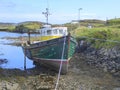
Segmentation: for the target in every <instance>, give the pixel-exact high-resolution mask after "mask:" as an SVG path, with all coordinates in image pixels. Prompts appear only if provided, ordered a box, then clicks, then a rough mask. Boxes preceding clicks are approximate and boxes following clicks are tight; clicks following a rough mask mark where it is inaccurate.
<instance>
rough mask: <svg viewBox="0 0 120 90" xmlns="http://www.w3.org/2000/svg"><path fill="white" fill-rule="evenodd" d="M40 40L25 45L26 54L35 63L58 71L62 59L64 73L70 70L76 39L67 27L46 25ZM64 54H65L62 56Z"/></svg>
mask: <svg viewBox="0 0 120 90" xmlns="http://www.w3.org/2000/svg"><path fill="white" fill-rule="evenodd" d="M40 32H41V37H40V41H39V42H34V43H31V44H26V45H24V46H23V50H24V54H25V55H26V56H27V57H28V58H29V59H31V60H33V61H34V63H37V64H38V63H40V64H43V65H44V66H47V67H50V68H52V69H54V70H56V71H58V70H59V68H60V64H61V61H62V69H61V72H62V73H66V72H67V71H68V64H69V60H70V59H71V57H72V56H73V54H74V52H75V48H76V40H75V39H74V38H73V37H72V36H71V35H70V34H68V33H67V28H66V27H54V28H51V27H44V28H42V29H41V30H40ZM62 54H63V56H62Z"/></svg>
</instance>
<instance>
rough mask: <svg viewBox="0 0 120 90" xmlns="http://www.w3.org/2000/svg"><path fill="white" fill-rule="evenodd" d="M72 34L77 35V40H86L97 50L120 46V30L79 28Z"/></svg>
mask: <svg viewBox="0 0 120 90" xmlns="http://www.w3.org/2000/svg"><path fill="white" fill-rule="evenodd" d="M72 33H75V35H76V39H77V40H81V39H85V40H87V41H88V42H90V43H92V44H93V45H94V46H95V47H96V48H100V47H113V46H115V45H120V29H119V28H109V27H101V28H91V29H89V28H77V29H76V30H75V31H73V32H72Z"/></svg>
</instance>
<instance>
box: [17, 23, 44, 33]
mask: <svg viewBox="0 0 120 90" xmlns="http://www.w3.org/2000/svg"><path fill="white" fill-rule="evenodd" d="M42 24H43V22H38V21H26V22H21V23H18V25H17V26H16V29H15V31H16V32H28V30H30V31H31V32H34V31H35V30H37V29H39V28H41V26H42Z"/></svg>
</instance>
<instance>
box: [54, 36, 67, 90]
mask: <svg viewBox="0 0 120 90" xmlns="http://www.w3.org/2000/svg"><path fill="white" fill-rule="evenodd" d="M65 42H66V36H65V37H64V43H63V50H62V56H61V62H60V68H59V73H58V78H57V82H56V86H55V90H57V87H58V84H59V80H60V74H61V69H62V64H63V57H64V51H65V44H66V43H65Z"/></svg>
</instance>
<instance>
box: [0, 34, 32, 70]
mask: <svg viewBox="0 0 120 90" xmlns="http://www.w3.org/2000/svg"><path fill="white" fill-rule="evenodd" d="M20 36H27V34H18V33H9V32H0V59H7V60H8V63H5V64H2V65H0V67H2V68H19V69H22V70H23V69H24V54H23V51H22V48H21V47H18V46H12V45H5V44H6V43H10V42H13V41H11V40H6V39H2V38H3V37H20ZM26 67H27V68H32V67H34V65H33V62H32V61H31V60H29V59H28V58H26Z"/></svg>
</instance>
